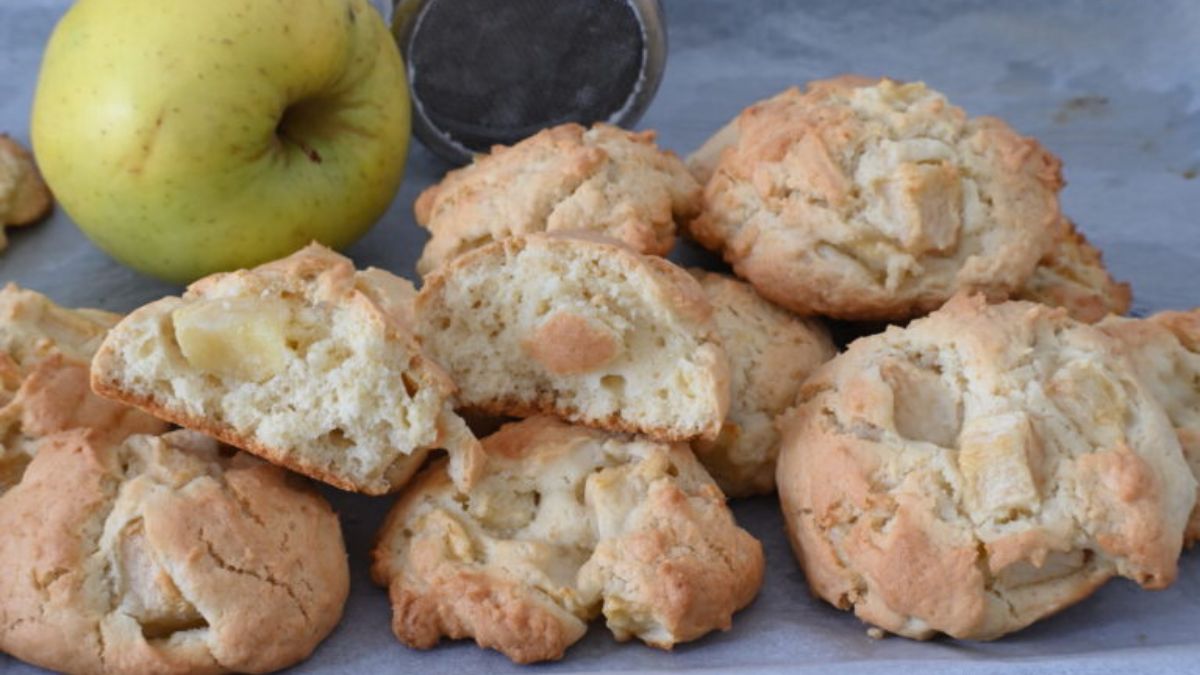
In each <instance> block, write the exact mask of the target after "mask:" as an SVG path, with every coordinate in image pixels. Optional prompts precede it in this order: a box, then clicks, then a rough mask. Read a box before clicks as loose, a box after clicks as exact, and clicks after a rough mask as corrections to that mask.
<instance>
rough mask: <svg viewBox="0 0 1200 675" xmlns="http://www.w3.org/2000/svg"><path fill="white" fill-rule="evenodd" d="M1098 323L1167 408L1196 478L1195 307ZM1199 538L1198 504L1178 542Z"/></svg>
mask: <svg viewBox="0 0 1200 675" xmlns="http://www.w3.org/2000/svg"><path fill="white" fill-rule="evenodd" d="M1099 328H1100V329H1101V330H1103V331H1104V332H1106V333H1108V334H1109V335H1112V336H1113V337H1115V338H1117V339H1119V340H1120V341H1121V342H1123V343H1124V344H1125V345H1126V346H1127V347H1128V354H1129V357H1130V359H1131V360H1132V361H1133V364H1134V367H1135V368H1136V369H1137V373H1138V376H1139V377H1141V378H1142V381H1143V382H1144V383H1145V384H1146V387H1147V388H1148V389H1149V390H1150V393H1151V394H1152V395H1153V396H1154V397H1155V398H1156V399H1157V400H1158V402H1159V403H1161V404H1162V406H1163V408H1164V409H1166V411H1167V417H1168V418H1170V420H1171V424H1172V425H1173V426H1174V427H1175V433H1176V434H1177V435H1178V436H1179V444H1180V445H1181V446H1183V456H1184V458H1185V459H1187V461H1188V464H1189V465H1190V466H1191V469H1192V473H1193V474H1194V475H1195V476H1196V477H1197V478H1200V309H1193V310H1191V311H1188V312H1159V313H1158V314H1155V315H1153V316H1151V317H1149V318H1147V319H1131V318H1125V317H1117V316H1110V317H1108V318H1107V319H1105V320H1104V321H1101V322H1100V324H1099ZM1197 541H1200V503H1198V504H1197V505H1196V507H1195V508H1193V509H1192V516H1191V520H1190V521H1189V523H1188V528H1187V531H1186V532H1185V533H1184V542H1185V543H1186V544H1188V545H1192V544H1194V543H1196V542H1197Z"/></svg>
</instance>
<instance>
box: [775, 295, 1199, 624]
mask: <svg viewBox="0 0 1200 675" xmlns="http://www.w3.org/2000/svg"><path fill="white" fill-rule="evenodd" d="M783 419H784V421H783V426H782V431H783V449H782V451H781V454H780V458H779V472H778V477H777V478H778V484H779V495H780V501H781V503H782V506H783V513H784V517H785V519H786V521H787V526H788V534H789V536H790V538H791V541H792V545H793V548H794V550H795V552H796V555H797V557H798V558H799V560H800V563H801V566H802V567H803V568H804V572H805V574H806V576H807V577H808V583H809V586H810V588H811V589H812V590H813V592H814V593H816V594H817V595H819V596H820V597H822V598H824V599H825V600H827V601H828V602H830V603H832V604H833V605H835V606H837V607H839V608H842V609H853V610H854V611H855V613H856V614H857V615H858V616H859V618H861V619H862V620H863V621H866V622H868V623H871V624H874V625H875V626H878V627H879V628H882V629H884V630H886V631H890V632H892V633H897V634H899V635H905V636H908V637H914V638H927V637H931V636H932V635H934V634H936V633H946V634H948V635H951V636H953V637H956V638H966V639H981V640H985V639H992V638H997V637H1000V636H1001V635H1004V634H1005V633H1009V632H1011V631H1014V630H1017V629H1020V628H1023V627H1025V626H1027V625H1029V624H1030V623H1032V622H1034V621H1037V620H1038V619H1040V618H1042V617H1044V616H1047V615H1048V614H1051V613H1053V612H1055V611H1058V610H1060V609H1062V608H1064V607H1066V606H1068V605H1071V604H1073V603H1075V602H1078V601H1079V600H1081V599H1083V598H1084V597H1087V596H1088V595H1089V594H1090V593H1091V592H1092V591H1093V590H1094V589H1095V588H1097V587H1098V586H1099V585H1100V584H1102V583H1103V582H1104V581H1106V580H1107V579H1109V578H1110V577H1113V576H1123V577H1127V578H1129V579H1132V580H1134V581H1136V582H1137V583H1139V584H1141V585H1142V586H1144V587H1147V588H1163V587H1165V586H1167V585H1168V584H1170V583H1171V582H1172V581H1173V580H1174V578H1175V575H1176V561H1177V559H1178V557H1179V552H1180V547H1181V544H1182V540H1183V531H1184V527H1185V526H1186V524H1187V521H1188V514H1189V513H1190V512H1191V510H1192V507H1193V506H1194V505H1195V503H1196V481H1195V479H1194V478H1193V477H1192V474H1191V472H1190V471H1189V470H1188V467H1187V463H1186V462H1185V461H1184V458H1183V453H1182V452H1181V451H1180V447H1179V441H1178V439H1176V437H1175V434H1174V433H1173V430H1172V428H1171V424H1170V422H1169V421H1168V419H1167V415H1166V413H1165V412H1164V411H1163V408H1162V406H1161V405H1159V403H1158V402H1157V401H1155V400H1154V399H1153V398H1152V396H1151V392H1150V391H1148V389H1147V388H1146V387H1145V385H1143V384H1142V383H1141V381H1140V380H1139V379H1138V376H1137V373H1136V372H1135V369H1134V367H1133V366H1132V365H1131V363H1130V361H1129V360H1128V359H1127V358H1126V357H1125V356H1124V355H1123V347H1122V345H1121V344H1120V343H1118V342H1116V341H1115V340H1113V339H1112V338H1110V337H1109V336H1107V335H1105V334H1104V333H1103V332H1101V331H1099V330H1097V329H1096V328H1094V327H1091V326H1088V325H1086V324H1083V323H1079V322H1077V321H1074V320H1072V319H1070V318H1068V317H1067V315H1066V312H1065V310H1062V309H1051V308H1048V307H1046V306H1044V305H1037V304H1033V303H1027V302H1008V303H1003V304H1000V305H991V306H989V305H987V304H986V303H985V302H984V299H983V298H982V297H978V296H976V297H973V298H967V297H964V296H960V297H957V298H955V299H954V300H952V301H951V302H950V303H948V304H947V305H946V306H945V307H944V308H942V309H941V310H939V311H937V312H935V313H933V314H931V315H930V316H929V317H928V318H925V319H921V320H918V321H914V322H912V323H911V324H909V326H908V327H907V328H905V329H902V328H890V329H888V330H887V331H886V332H885V333H883V334H880V335H876V336H872V337H867V338H863V339H861V340H858V341H856V342H854V343H853V344H851V345H850V347H849V348H848V349H847V350H846V351H845V352H844V353H843V354H841V355H839V356H838V357H836V358H835V359H834V360H833V361H831V362H829V363H828V364H826V365H825V366H824V367H822V368H821V369H820V370H818V371H817V373H816V374H815V375H814V376H813V377H812V378H810V379H809V381H808V382H807V383H806V384H805V385H804V387H803V388H802V389H801V392H800V398H799V402H798V405H797V407H796V408H795V409H793V410H792V411H791V412H789V413H787V414H786V416H785V417H784V418H783Z"/></svg>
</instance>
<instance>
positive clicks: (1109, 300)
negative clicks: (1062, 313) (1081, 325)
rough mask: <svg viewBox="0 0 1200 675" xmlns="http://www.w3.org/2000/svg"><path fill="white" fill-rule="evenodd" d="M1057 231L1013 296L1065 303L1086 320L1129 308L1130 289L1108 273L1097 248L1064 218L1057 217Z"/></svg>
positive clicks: (1073, 316) (1073, 313)
mask: <svg viewBox="0 0 1200 675" xmlns="http://www.w3.org/2000/svg"><path fill="white" fill-rule="evenodd" d="M1059 233H1060V234H1059V237H1058V239H1057V241H1056V242H1055V243H1054V246H1053V247H1052V248H1051V249H1050V250H1049V251H1048V252H1047V253H1046V255H1044V256H1042V260H1041V262H1039V263H1038V266H1037V267H1036V268H1035V269H1034V270H1033V276H1031V277H1029V280H1028V281H1026V282H1025V285H1024V286H1023V287H1022V288H1021V290H1020V291H1018V292H1017V294H1016V299H1019V300H1030V301H1032V302H1040V303H1042V304H1044V305H1050V306H1051V307H1065V308H1066V310H1067V313H1068V314H1070V315H1071V317H1072V318H1074V319H1077V320H1079V321H1083V322H1085V323H1096V322H1097V321H1099V320H1101V319H1103V318H1104V317H1106V316H1108V315H1109V314H1118V315H1120V314H1124V313H1126V312H1128V311H1129V305H1130V304H1131V303H1132V302H1133V290H1132V289H1131V288H1130V287H1129V284H1127V283H1123V282H1118V281H1116V280H1115V279H1113V278H1112V276H1111V275H1109V273H1108V270H1107V269H1105V267H1104V260H1103V259H1102V257H1101V254H1100V251H1099V249H1097V248H1096V247H1095V246H1092V244H1091V242H1089V241H1088V240H1087V239H1086V238H1084V236H1083V233H1082V232H1080V231H1079V230H1078V229H1076V227H1075V224H1074V223H1072V222H1071V221H1070V220H1068V219H1066V218H1062V219H1060V221H1059Z"/></svg>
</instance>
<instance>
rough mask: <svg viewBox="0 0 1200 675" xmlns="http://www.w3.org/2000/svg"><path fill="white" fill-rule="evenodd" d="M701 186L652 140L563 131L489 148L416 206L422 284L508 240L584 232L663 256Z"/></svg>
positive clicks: (597, 129)
mask: <svg viewBox="0 0 1200 675" xmlns="http://www.w3.org/2000/svg"><path fill="white" fill-rule="evenodd" d="M699 206H700V185H699V184H698V183H697V182H696V180H695V179H694V178H692V176H691V174H690V173H688V170H687V168H686V167H685V166H684V164H683V162H681V161H680V160H679V158H678V157H676V156H675V154H674V153H672V152H668V151H664V150H660V149H659V148H658V146H656V145H655V144H654V132H653V131H640V132H634V131H626V130H624V129H621V128H618V127H614V126H610V125H608V124H597V125H595V126H593V127H592V128H590V129H585V128H583V127H581V126H579V125H578V124H562V125H559V126H556V127H552V128H550V129H546V130H544V131H541V132H539V133H537V134H536V135H534V136H531V137H529V138H527V139H525V140H523V141H521V142H520V143H517V144H515V145H513V146H512V147H504V146H500V145H498V146H496V147H494V148H492V152H491V153H490V154H488V155H481V156H479V157H477V158H476V159H475V162H474V163H473V164H471V165H470V166H467V167H464V168H462V169H456V170H454V171H451V172H450V173H448V174H446V177H445V178H443V179H442V181H441V182H440V183H438V184H437V185H434V186H432V187H429V188H427V189H426V190H425V191H424V192H422V193H421V195H420V196H419V197H418V198H417V202H416V205H415V206H414V211H415V212H416V218H417V224H419V225H420V226H421V227H424V228H425V229H427V230H429V233H430V240H429V243H428V244H426V246H425V250H424V252H423V253H422V255H421V259H420V261H418V262H417V271H418V272H419V273H420V274H421V275H422V276H425V275H427V274H429V273H430V272H432V271H433V270H435V269H437V268H438V267H440V266H441V265H443V264H445V263H446V262H448V261H449V260H451V259H453V258H454V257H456V256H458V255H460V254H462V253H464V252H466V251H469V250H471V249H472V248H476V247H479V246H482V245H484V244H487V243H489V242H492V241H495V240H497V239H503V238H505V237H508V236H511V235H514V234H530V233H533V232H559V231H586V232H592V233H595V234H603V235H606V236H608V237H611V238H613V239H616V240H618V241H621V242H624V243H625V244H626V245H628V246H629V247H630V248H633V249H635V250H637V251H640V252H642V253H649V254H653V255H666V254H667V252H668V251H670V250H671V247H672V246H673V245H674V244H675V230H676V223H683V222H684V221H686V220H688V219H689V218H691V217H693V216H695V215H696V213H698V212H699Z"/></svg>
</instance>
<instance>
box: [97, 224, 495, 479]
mask: <svg viewBox="0 0 1200 675" xmlns="http://www.w3.org/2000/svg"><path fill="white" fill-rule="evenodd" d="M411 301H412V288H411V285H408V284H407V283H406V282H404V281H403V280H400V279H396V278H394V277H392V276H391V275H389V274H388V273H387V272H383V271H382V270H375V271H367V272H355V270H354V265H353V263H351V262H350V260H349V259H347V258H345V257H343V256H340V255H338V254H336V253H334V252H333V251H330V250H329V249H327V248H324V247H322V246H319V245H316V244H314V245H311V246H309V247H308V248H305V249H303V250H301V251H299V252H297V253H295V254H293V255H291V256H289V257H287V258H283V259H281V260H277V261H274V262H271V263H267V264H265V265H262V266H259V267H256V268H254V269H252V270H241V271H237V272H231V273H228V274H215V275H212V276H210V277H206V278H204V279H201V280H199V281H197V282H195V283H194V284H192V285H191V286H190V287H188V289H187V292H186V293H184V295H183V297H182V298H178V297H167V298H163V299H162V300H158V301H156V302H153V303H151V304H149V305H146V306H145V307H142V308H141V309H138V310H137V311H135V312H133V313H132V314H130V315H129V316H128V317H126V318H125V319H124V320H122V321H121V323H119V324H118V325H117V326H116V327H115V328H113V330H112V332H111V333H109V335H108V337H107V339H105V341H104V344H103V345H102V346H101V347H100V351H99V352H98V353H97V354H96V358H95V360H94V361H93V363H92V387H93V388H94V389H95V390H96V392H97V393H99V394H101V395H103V396H108V397H110V398H114V399H116V400H118V401H123V402H125V403H130V404H132V405H136V406H139V407H141V408H143V409H145V410H148V411H150V412H152V413H153V414H155V415H157V416H159V417H161V418H163V419H167V420H170V421H172V422H175V423H176V424H179V425H181V426H185V427H188V428H190V429H195V430H197V431H203V432H205V433H207V434H211V435H213V436H216V437H217V438H219V439H221V440H222V441H224V442H226V443H229V444H230V445H234V446H236V447H239V448H242V449H244V450H247V451H249V452H252V453H254V454H256V455H258V456H260V457H263V458H264V459H267V460H268V461H271V462H274V463H276V464H280V465H282V466H284V467H287V468H289V469H291V470H293V471H298V472H300V473H303V474H305V475H307V476H311V477H313V478H316V479H317V480H321V481H324V482H326V483H329V484H331V485H335V486H337V487H340V488H342V489H345V490H354V491H358V492H365V493H367V494H384V493H387V492H392V491H394V490H397V489H399V488H400V487H401V486H403V485H404V483H405V482H406V481H407V480H408V479H409V478H410V477H411V476H412V474H413V473H415V472H416V470H417V469H418V468H419V467H420V465H421V463H422V462H423V461H424V459H425V457H426V455H427V454H428V452H429V451H430V450H431V449H433V448H437V447H442V448H446V449H447V450H448V451H449V452H450V454H451V457H452V458H453V463H452V466H453V467H454V469H455V476H456V479H458V480H460V481H463V482H469V481H470V475H471V472H472V471H474V470H475V469H476V468H477V467H476V466H475V459H477V455H478V453H479V442H478V441H477V440H476V439H475V437H474V436H472V435H471V432H470V430H469V429H467V426H466V424H465V423H463V421H462V419H461V418H460V417H458V416H457V415H455V414H454V412H453V409H452V395H453V393H454V385H453V383H452V382H451V381H450V379H449V378H448V377H447V376H446V373H445V372H444V371H443V370H442V369H441V368H439V367H438V366H437V365H436V364H435V363H433V362H431V361H429V360H428V359H427V358H426V357H425V356H424V355H423V354H422V352H421V350H420V348H419V346H418V345H417V342H416V338H415V337H414V336H413V334H412V333H411V332H410V326H409V325H407V324H406V323H405V319H406V317H411V314H412V308H411V304H412V302H411Z"/></svg>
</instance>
